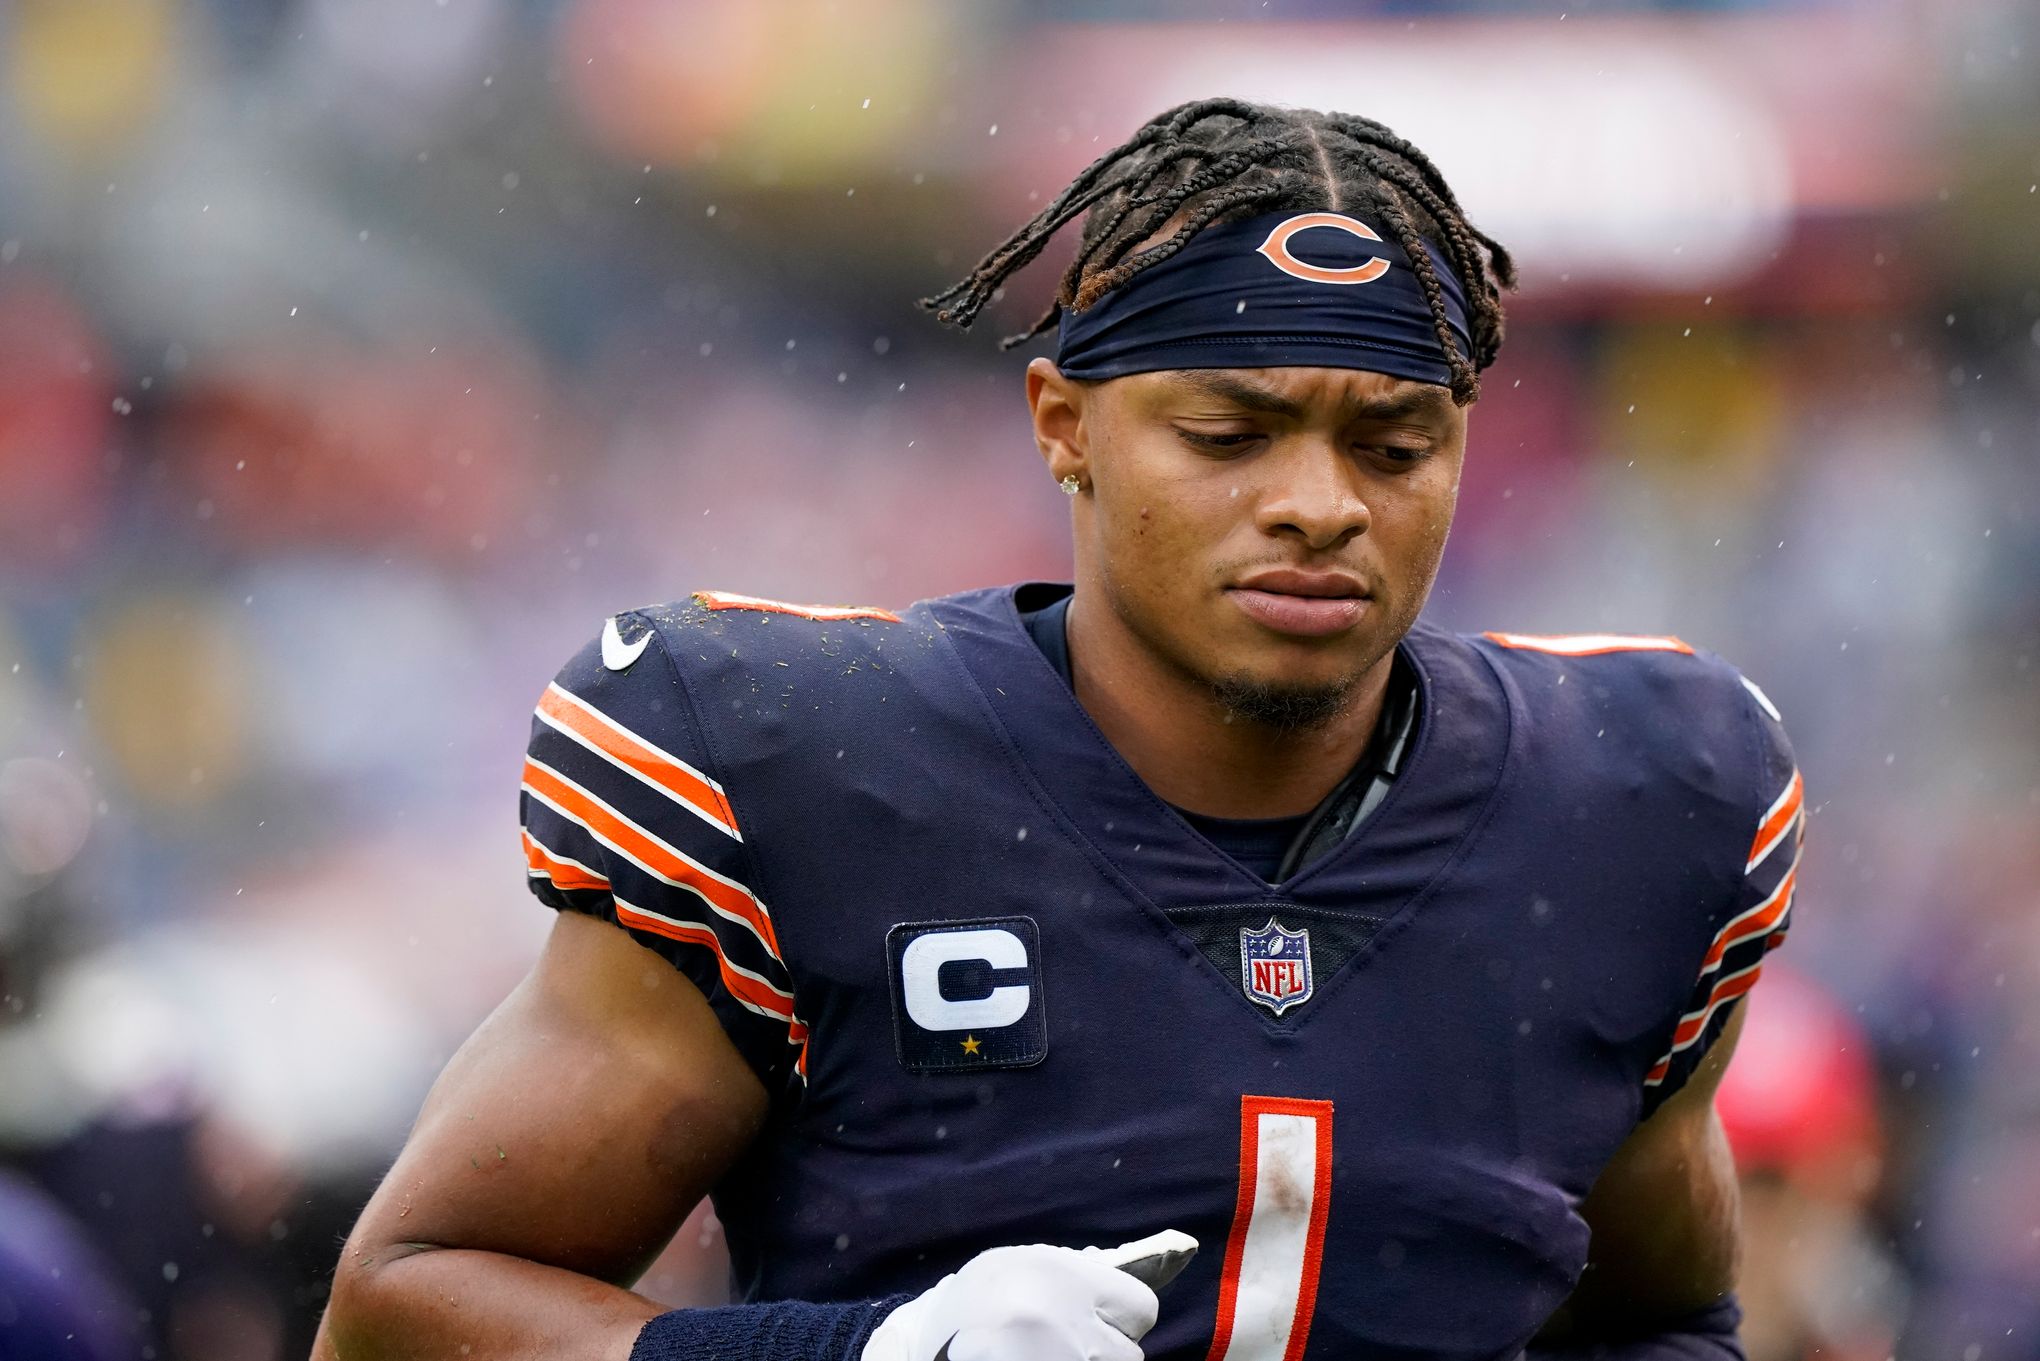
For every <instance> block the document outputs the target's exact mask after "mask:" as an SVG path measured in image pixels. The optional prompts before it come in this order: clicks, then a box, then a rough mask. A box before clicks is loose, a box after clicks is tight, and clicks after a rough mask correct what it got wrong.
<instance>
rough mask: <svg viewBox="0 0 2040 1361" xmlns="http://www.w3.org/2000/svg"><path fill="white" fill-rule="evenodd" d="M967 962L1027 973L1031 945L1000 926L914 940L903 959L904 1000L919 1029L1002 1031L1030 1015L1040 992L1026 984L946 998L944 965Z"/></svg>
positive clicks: (908, 945) (925, 936)
mask: <svg viewBox="0 0 2040 1361" xmlns="http://www.w3.org/2000/svg"><path fill="white" fill-rule="evenodd" d="M966 959H968V960H982V961H983V962H984V963H986V964H989V965H990V966H991V967H992V968H994V969H1024V968H1026V967H1027V945H1026V943H1025V942H1024V941H1022V940H1021V939H1020V937H1018V936H1016V935H1014V934H1013V933H1012V932H1011V931H1002V930H1000V929H998V928H997V927H985V928H982V929H980V930H976V931H933V932H930V933H928V934H927V935H922V936H916V937H914V938H913V939H912V940H910V941H908V942H907V948H906V952H905V953H904V954H903V955H902V956H901V957H900V995H901V1000H903V1001H904V1002H905V1003H906V1008H907V1015H909V1016H911V1017H912V1018H913V1020H914V1024H915V1025H917V1026H919V1027H921V1029H923V1030H996V1029H998V1028H999V1027H1001V1026H1009V1025H1012V1024H1013V1023H1014V1022H1016V1021H1018V1020H1019V1019H1020V1018H1021V1017H1022V1016H1025V1015H1026V1014H1027V1008H1028V1006H1029V1005H1031V1004H1032V1002H1033V999H1034V989H1033V988H1031V987H1029V986H1027V985H1026V984H1024V983H1021V984H1015V985H1007V986H1002V987H996V988H993V989H992V990H991V992H990V993H989V994H988V995H986V996H984V997H974V998H971V999H969V1000H967V1001H957V1000H953V999H951V998H948V997H944V996H943V995H942V984H941V981H940V978H941V973H942V966H943V965H944V964H951V963H955V962H957V961H959V960H966Z"/></svg>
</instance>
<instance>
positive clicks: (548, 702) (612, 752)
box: [538, 684, 744, 841]
mask: <svg viewBox="0 0 2040 1361" xmlns="http://www.w3.org/2000/svg"><path fill="white" fill-rule="evenodd" d="M538 713H539V716H540V717H541V718H543V719H545V720H546V721H547V722H548V723H550V724H552V726H553V727H555V728H558V729H559V730H560V731H562V732H564V733H566V734H567V735H568V736H570V737H574V738H577V739H578V740H579V741H580V742H581V743H582V744H583V745H584V746H587V747H589V748H591V749H593V750H594V751H597V752H599V753H601V754H602V755H603V756H605V757H607V758H608V759H609V760H610V761H612V762H614V763H615V764H616V765H618V766H620V767H622V768H623V769H625V770H627V771H629V772H630V773H631V774H633V775H635V776H637V777H638V778H639V779H640V780H643V781H644V782H645V783H646V784H648V785H650V786H652V787H653V788H654V789H657V790H660V791H662V792H664V793H666V794H670V795H672V796H673V797H674V798H675V799H677V800H678V801H679V802H680V803H681V804H683V805H685V806H686V808H687V810H688V811H689V812H691V813H694V814H696V815H697V816H699V817H701V818H702V819H703V820H705V821H707V822H708V823H710V824H712V825H713V826H716V827H719V828H721V829H722V830H723V831H725V832H728V833H729V834H730V835H731V836H733V837H736V838H737V840H739V841H741V840H743V839H744V838H743V834H742V833H741V832H739V831H738V830H737V815H736V812H735V811H734V810H733V809H732V808H731V807H730V805H729V800H728V799H727V798H725V797H724V796H723V790H722V786H721V785H719V784H717V783H716V782H715V781H714V780H711V779H709V778H708V777H707V776H706V775H704V774H702V773H701V772H700V771H698V770H696V769H695V768H694V767H693V766H691V765H688V764H687V763H686V762H685V761H683V760H681V759H680V758H679V757H677V756H674V755H673V754H671V753H670V752H666V751H661V750H660V749H659V748H657V747H655V746H653V745H652V744H651V743H649V742H647V741H645V740H644V739H643V738H642V737H639V736H638V735H637V734H636V733H634V732H632V731H631V730H630V729H628V728H626V727H624V726H623V725H622V724H621V723H618V722H617V721H616V720H615V719H613V718H611V717H609V715H607V714H605V713H603V712H602V711H601V710H599V709H597V708H595V707H594V706H593V705H591V704H589V703H588V702H587V701H586V700H584V699H582V698H581V697H580V696H578V695H575V694H573V693H571V692H570V691H567V690H563V689H561V688H560V687H559V686H558V685H557V684H554V685H548V686H547V687H546V688H545V694H544V695H543V696H542V697H541V698H540V699H539V701H538Z"/></svg>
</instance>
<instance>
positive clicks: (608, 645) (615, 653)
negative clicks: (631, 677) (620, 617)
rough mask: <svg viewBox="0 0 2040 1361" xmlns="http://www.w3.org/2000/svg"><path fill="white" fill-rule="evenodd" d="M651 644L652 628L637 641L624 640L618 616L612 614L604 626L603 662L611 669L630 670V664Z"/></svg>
mask: <svg viewBox="0 0 2040 1361" xmlns="http://www.w3.org/2000/svg"><path fill="white" fill-rule="evenodd" d="M651 644H652V634H651V630H650V629H647V630H645V634H644V636H643V637H642V638H639V639H638V640H637V641H636V642H634V643H626V642H624V641H623V634H622V633H621V632H619V631H618V630H617V627H616V616H615V615H613V614H612V615H610V616H609V622H608V623H606V624H604V625H603V626H602V664H603V665H604V666H606V667H608V668H609V669H610V670H611V671H628V670H630V664H631V663H632V662H634V661H636V660H637V659H638V658H639V657H641V656H643V655H644V651H645V649H646V648H647V647H650V646H651Z"/></svg>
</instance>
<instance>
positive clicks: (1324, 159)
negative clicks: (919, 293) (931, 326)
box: [921, 99, 1516, 406]
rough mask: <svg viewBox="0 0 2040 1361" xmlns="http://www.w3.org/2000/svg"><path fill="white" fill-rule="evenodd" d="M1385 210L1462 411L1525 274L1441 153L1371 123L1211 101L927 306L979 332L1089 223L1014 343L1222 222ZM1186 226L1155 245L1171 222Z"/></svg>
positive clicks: (1140, 140)
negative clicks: (1463, 194) (999, 303)
mask: <svg viewBox="0 0 2040 1361" xmlns="http://www.w3.org/2000/svg"><path fill="white" fill-rule="evenodd" d="M1369 209H1371V210H1373V212H1374V213H1375V214H1377V215H1378V216H1379V217H1380V218H1381V219H1382V220H1383V221H1384V222H1386V223H1387V224H1388V226H1389V229H1390V230H1392V231H1393V232H1394V233H1395V235H1396V240H1397V241H1398V242H1399V243H1400V244H1401V246H1402V248H1403V251H1404V253H1405V254H1407V255H1408V256H1409V260H1410V267H1411V269H1412V270H1413V271H1414V272H1415V274H1416V277H1417V282H1418V283H1419V285H1420V286H1421V287H1422V288H1423V291H1424V296H1425V298H1426V299H1427V300H1428V301H1429V302H1430V306H1431V320H1432V324H1433V326H1435V327H1436V329H1437V332H1438V343H1439V344H1440V345H1441V346H1443V347H1444V352H1445V358H1446V363H1447V365H1448V367H1449V368H1450V370H1451V375H1452V382H1451V388H1452V399H1453V400H1454V401H1455V402H1457V403H1458V404H1459V405H1461V406H1465V405H1467V404H1468V403H1470V402H1472V401H1473V400H1474V399H1475V398H1476V397H1477V396H1479V395H1480V371H1481V370H1482V369H1485V368H1486V367H1487V366H1488V365H1489V364H1492V363H1493V362H1494V360H1495V356H1496V354H1497V353H1499V352H1500V350H1501V347H1502V300H1501V294H1502V290H1503V289H1505V288H1513V287H1515V285H1516V266H1515V262H1514V261H1513V260H1511V259H1510V257H1509V252H1508V251H1507V250H1505V249H1503V247H1502V245H1501V243H1500V242H1498V241H1496V240H1495V239H1494V238H1493V237H1491V236H1489V235H1487V233H1485V232H1483V231H1480V230H1479V229H1478V228H1476V227H1474V226H1473V225H1472V224H1471V223H1469V222H1468V221H1467V220H1466V214H1465V213H1464V212H1463V211H1462V210H1461V209H1460V206H1459V200H1458V199H1456V198H1454V197H1453V194H1452V188H1451V186H1450V185H1448V184H1446V183H1445V177H1444V176H1443V175H1441V174H1439V173H1438V167H1437V166H1436V165H1434V164H1432V162H1431V158H1430V157H1428V156H1426V155H1425V154H1424V153H1423V152H1422V151H1420V150H1418V149H1417V148H1416V147H1415V146H1414V145H1412V144H1411V143H1409V142H1407V141H1405V140H1404V139H1403V138H1401V137H1398V136H1396V135H1395V133H1393V132H1391V131H1390V130H1389V129H1388V128H1386V127H1384V126H1382V125H1381V124H1380V123H1377V122H1375V121H1374V120H1373V119H1370V118H1361V117H1359V116H1358V115H1356V114H1345V113H1319V112H1318V111H1316V110H1314V109H1283V108H1276V107H1274V106H1272V105H1268V104H1253V103H1248V102H1247V101H1245V100H1239V99H1201V100H1197V101H1195V102H1193V103H1189V104H1180V105H1178V106H1177V107H1175V108H1173V109H1169V110H1167V111H1166V112H1164V113H1161V114H1159V115H1157V116H1156V117H1154V118H1152V119H1150V120H1149V121H1148V122H1147V123H1145V124H1144V125H1142V126H1141V127H1140V129H1139V130H1138V131H1136V132H1135V133H1134V134H1133V136H1131V137H1129V138H1127V140H1126V141H1125V142H1123V143H1121V144H1120V145H1119V146H1117V147H1114V148H1113V149H1112V150H1111V151H1108V152H1106V153H1105V154H1104V155H1103V156H1101V157H1099V158H1098V159H1097V160H1096V161H1093V162H1092V163H1091V164H1090V166H1088V167H1087V168H1086V169H1085V170H1084V171H1083V173H1082V174H1080V175H1078V176H1077V177H1076V178H1075V179H1074V180H1071V181H1070V183H1069V186H1068V187H1067V188H1065V189H1064V190H1063V191H1062V192H1061V193H1060V194H1058V195H1056V197H1055V199H1054V201H1053V202H1051V203H1050V204H1049V205H1048V206H1047V207H1045V208H1043V209H1042V210H1041V211H1040V212H1039V213H1038V214H1036V215H1035V217H1034V219H1033V220H1032V221H1031V222H1028V223H1027V224H1026V225H1025V226H1023V227H1021V228H1020V229H1019V230H1018V231H1016V232H1014V233H1013V234H1012V235H1011V236H1009V237H1007V238H1006V239H1005V240H1004V241H1002V242H1000V243H999V245H998V246H997V247H995V248H994V249H993V250H992V252H991V253H990V254H988V255H986V256H985V258H984V259H983V260H980V261H979V262H978V265H977V268H975V269H973V270H972V271H971V272H970V273H969V274H968V275H967V276H965V277H964V278H962V279H960V280H958V281H957V282H956V283H953V284H951V285H950V286H949V287H948V288H945V289H943V290H942V291H941V292H940V293H937V294H935V295H934V296H933V297H930V298H923V299H922V300H921V306H923V307H925V308H927V309H928V310H930V311H932V312H934V313H935V316H936V319H937V320H939V321H944V322H948V323H949V324H951V325H954V326H957V327H968V326H969V325H970V324H971V323H972V322H973V321H975V320H976V319H977V316H978V313H980V312H981V311H983V310H984V308H985V306H986V304H988V303H989V302H991V300H992V298H993V296H994V295H995V294H996V293H997V292H998V290H999V288H1000V287H1001V286H1002V285H1003V284H1004V283H1005V282H1006V280H1007V279H1009V278H1010V277H1012V276H1013V275H1014V274H1015V273H1017V272H1018V271H1019V270H1020V269H1022V268H1024V267H1025V266H1026V265H1027V264H1028V263H1029V262H1030V261H1032V260H1033V259H1034V258H1035V257H1036V256H1038V255H1040V254H1041V252H1042V250H1043V249H1044V248H1045V247H1046V246H1047V245H1048V243H1049V241H1050V240H1051V239H1052V238H1053V237H1054V236H1055V234H1056V233H1057V232H1058V231H1060V230H1061V229H1062V228H1063V227H1064V226H1066V225H1068V223H1069V222H1070V221H1071V220H1072V219H1074V218H1076V217H1078V216H1079V215H1083V216H1084V225H1083V230H1082V234H1081V237H1080V240H1079V248H1078V251H1077V258H1076V259H1075V260H1074V261H1072V262H1071V264H1070V267H1069V270H1068V272H1067V273H1065V274H1064V275H1063V279H1062V284H1061V286H1060V288H1058V289H1057V291H1056V297H1055V301H1054V302H1053V303H1051V304H1050V305H1049V308H1048V310H1047V311H1046V312H1045V313H1043V314H1042V316H1041V318H1040V319H1039V320H1038V321H1036V322H1035V323H1034V325H1033V326H1031V327H1029V328H1028V329H1027V330H1025V331H1023V332H1021V333H1020V334H1019V335H1016V336H1009V337H1008V338H1007V339H1006V340H1005V341H1004V342H1003V343H1004V347H1005V348H1008V349H1010V348H1011V347H1013V346H1015V345H1019V344H1022V343H1024V342H1026V341H1028V340H1031V339H1033V338H1034V337H1035V336H1038V335H1040V334H1041V333H1042V332H1043V331H1046V330H1048V329H1049V328H1050V327H1052V326H1054V325H1055V324H1056V321H1057V319H1058V318H1059V317H1060V316H1061V315H1062V313H1063V311H1064V310H1065V309H1068V310H1070V311H1073V312H1081V311H1082V310H1084V309H1085V308H1087V307H1089V306H1091V304H1093V303H1095V302H1096V301H1097V300H1098V299H1099V298H1100V297H1101V296H1103V295H1104V294H1105V293H1107V292H1108V291H1110V290H1111V289H1114V288H1117V287H1119V286H1120V285H1121V284H1123V283H1125V282H1126V281H1127V280H1128V279H1131V278H1132V277H1133V276H1134V275H1136V274H1138V273H1140V272H1141V271H1142V270H1144V269H1147V268H1149V267H1150V266H1152V265H1157V264H1160V263H1161V262H1162V261H1164V260H1166V259H1168V258H1169V257H1170V256H1172V255H1174V254H1175V253H1176V252H1177V251H1179V250H1181V249H1182V248H1183V246H1184V245H1185V244H1186V243H1188V242H1189V240H1190V239H1191V238H1192V237H1194V236H1195V235H1197V233H1198V232H1200V231H1202V230H1204V228H1206V227H1208V226H1211V225H1213V224H1214V223H1220V222H1230V221H1234V220H1236V219H1238V218H1242V217H1246V216H1250V215H1252V214H1255V213H1267V212H1276V211H1282V210H1295V211H1299V212H1309V211H1329V212H1344V211H1349V210H1357V211H1366V210H1369ZM1170 226H1173V228H1174V230H1173V231H1171V232H1170V234H1169V235H1167V236H1165V237H1162V238H1161V239H1160V240H1152V239H1151V238H1153V237H1154V236H1155V234H1156V233H1157V232H1159V231H1162V230H1163V229H1164V228H1166V227H1170ZM1424 239H1429V240H1430V241H1432V242H1433V243H1435V244H1436V245H1437V246H1438V249H1439V251H1440V253H1441V254H1442V255H1444V257H1445V258H1446V259H1447V260H1449V261H1450V262H1451V264H1452V268H1453V270H1454V271H1455V272H1456V273H1457V274H1458V275H1459V277H1460V278H1461V279H1462V280H1463V281H1464V282H1465V284H1466V290H1467V305H1468V313H1469V315H1468V323H1469V329H1470V332H1471V335H1472V341H1473V353H1471V354H1466V353H1464V352H1462V351H1461V349H1460V347H1459V344H1458V342H1457V340H1456V339H1455V337H1454V336H1453V333H1452V328H1451V326H1450V325H1449V324H1448V323H1447V320H1446V316H1447V314H1446V310H1445V294H1444V289H1443V287H1442V285H1440V283H1439V281H1438V276H1437V271H1436V270H1434V269H1433V268H1432V266H1431V257H1430V255H1429V253H1428V252H1426V251H1425V249H1424V247H1423V244H1422V242H1423V240H1424Z"/></svg>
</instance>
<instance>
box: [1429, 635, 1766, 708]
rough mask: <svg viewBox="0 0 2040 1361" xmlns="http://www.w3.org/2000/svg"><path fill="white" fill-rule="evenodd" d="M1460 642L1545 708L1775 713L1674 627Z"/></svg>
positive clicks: (1716, 657) (1723, 662) (1748, 683)
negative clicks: (1656, 631) (1669, 630)
mask: <svg viewBox="0 0 2040 1361" xmlns="http://www.w3.org/2000/svg"><path fill="white" fill-rule="evenodd" d="M1463 641H1464V643H1465V644H1466V645H1467V646H1468V647H1471V648H1472V649H1474V650H1476V651H1478V652H1479V653H1480V654H1481V655H1482V656H1483V657H1484V658H1486V660H1487V661H1488V663H1489V665H1490V666H1492V667H1493V668H1494V670H1495V672H1496V673H1497V674H1498V675H1499V676H1501V677H1503V678H1504V683H1505V684H1509V685H1511V686H1512V687H1514V688H1516V689H1518V690H1519V691H1520V692H1521V693H1522V694H1524V695H1525V696H1526V697H1531V696H1534V697H1536V698H1537V699H1538V700H1539V701H1541V703H1540V707H1547V708H1549V707H1556V708H1558V709H1572V708H1577V709H1579V710H1582V711H1585V712H1590V713H1591V712H1602V713H1606V712H1610V711H1623V710H1632V711H1637V712H1646V713H1649V714H1652V715H1655V716H1657V717H1658V718H1659V719H1660V720H1672V719H1678V720H1682V721H1687V722H1690V721H1694V720H1705V719H1709V718H1717V719H1727V718H1729V717H1730V716H1732V715H1744V714H1748V713H1750V712H1752V711H1757V712H1766V713H1768V714H1769V716H1770V717H1771V718H1772V719H1773V720H1775V719H1776V718H1777V709H1776V707H1775V706H1774V705H1772V703H1771V701H1770V698H1769V697H1768V696H1766V695H1765V694H1764V692H1763V691H1762V690H1761V689H1759V688H1758V686H1757V684H1756V682H1754V681H1752V680H1750V679H1749V677H1747V676H1745V675H1744V674H1743V672H1742V671H1741V670H1740V669H1739V668H1738V667H1736V666H1735V665H1734V664H1733V663H1731V662H1729V661H1728V660H1727V659H1725V658H1723V657H1722V656H1721V655H1720V654H1718V653H1716V652H1713V651H1710V650H1709V649H1707V648H1705V647H1699V646H1696V645H1694V644H1692V643H1689V642H1687V641H1686V640H1685V639H1683V638H1679V637H1676V636H1673V635H1671V634H1631V633H1556V634H1552V633H1515V632H1508V631H1503V630H1489V631H1487V632H1484V633H1479V634H1472V635H1464V636H1463ZM1560 692H1564V693H1563V694H1561V693H1560ZM1561 701H1563V702H1561Z"/></svg>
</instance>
